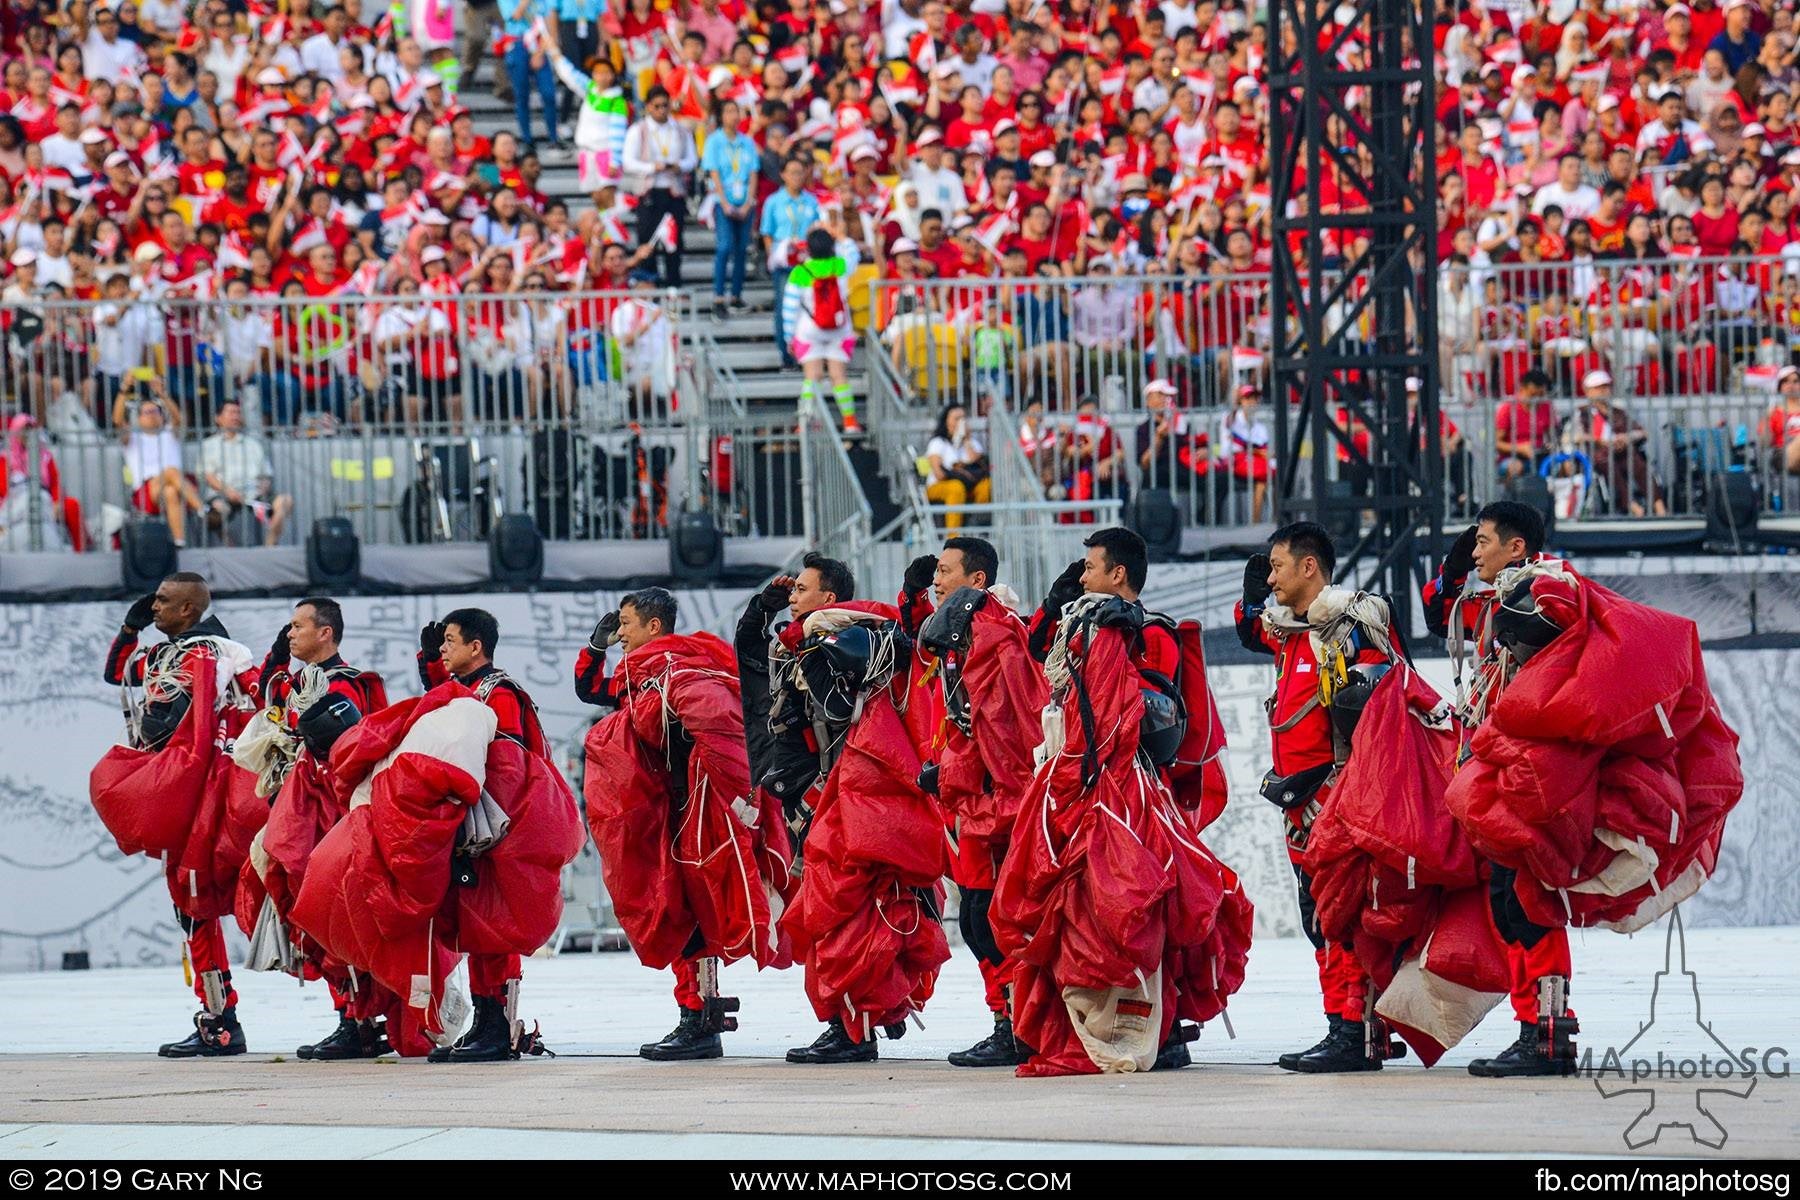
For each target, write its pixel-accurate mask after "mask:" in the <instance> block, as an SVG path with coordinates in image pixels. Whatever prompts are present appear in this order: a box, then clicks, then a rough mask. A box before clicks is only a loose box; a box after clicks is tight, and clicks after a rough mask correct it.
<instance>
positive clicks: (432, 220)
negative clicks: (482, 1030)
mask: <svg viewBox="0 0 1800 1200" xmlns="http://www.w3.org/2000/svg"><path fill="white" fill-rule="evenodd" d="M449 223H450V218H449V217H447V216H445V215H444V214H443V213H442V212H441V211H439V210H438V209H435V208H428V209H426V210H425V211H424V212H422V213H420V214H419V224H421V225H448V224H449Z"/></svg>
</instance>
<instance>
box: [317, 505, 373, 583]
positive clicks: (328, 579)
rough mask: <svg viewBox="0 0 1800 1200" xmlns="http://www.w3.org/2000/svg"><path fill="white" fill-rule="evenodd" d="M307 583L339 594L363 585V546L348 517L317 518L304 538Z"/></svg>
mask: <svg viewBox="0 0 1800 1200" xmlns="http://www.w3.org/2000/svg"><path fill="white" fill-rule="evenodd" d="M306 581H307V583H309V584H310V585H312V587H314V588H316V589H319V590H321V591H327V592H341V591H345V590H348V589H350V588H354V587H355V586H356V585H357V584H359V583H361V582H362V543H361V542H359V541H357V539H356V527H355V526H353V525H352V524H350V519H349V518H348V517H320V518H319V519H318V520H316V521H314V522H313V527H312V532H311V533H309V534H307V535H306Z"/></svg>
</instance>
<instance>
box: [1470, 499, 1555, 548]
mask: <svg viewBox="0 0 1800 1200" xmlns="http://www.w3.org/2000/svg"><path fill="white" fill-rule="evenodd" d="M1475 521H1476V523H1477V524H1479V523H1481V522H1482V521H1492V522H1493V524H1494V532H1495V533H1497V534H1499V535H1500V540H1501V541H1503V542H1508V541H1511V540H1512V539H1513V538H1523V539H1524V540H1525V553H1527V554H1537V553H1539V552H1540V551H1542V550H1543V548H1544V515H1543V514H1542V513H1540V512H1539V511H1538V510H1537V509H1535V508H1533V507H1531V505H1529V504H1521V503H1519V502H1518V501H1517V500H1495V501H1493V502H1492V503H1490V504H1485V505H1483V506H1482V509H1481V511H1480V512H1478V513H1476V514H1475Z"/></svg>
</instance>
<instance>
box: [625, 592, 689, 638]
mask: <svg viewBox="0 0 1800 1200" xmlns="http://www.w3.org/2000/svg"><path fill="white" fill-rule="evenodd" d="M627 604H629V605H631V607H632V609H633V610H634V611H636V613H637V615H638V619H639V620H640V621H650V620H656V621H661V622H662V628H663V632H664V633H674V632H675V617H676V614H677V613H678V612H679V611H680V606H679V605H678V604H677V603H676V600H675V593H673V592H671V591H670V590H669V589H668V588H660V587H647V588H639V589H638V590H637V591H635V592H626V593H625V594H624V595H623V596H620V597H619V607H620V608H624V607H625V606H626V605H627Z"/></svg>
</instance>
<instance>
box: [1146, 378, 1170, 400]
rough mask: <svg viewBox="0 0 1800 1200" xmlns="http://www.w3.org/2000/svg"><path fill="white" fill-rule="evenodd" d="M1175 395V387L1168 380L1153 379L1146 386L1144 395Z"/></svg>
mask: <svg viewBox="0 0 1800 1200" xmlns="http://www.w3.org/2000/svg"><path fill="white" fill-rule="evenodd" d="M1175 393H1176V387H1175V385H1174V384H1172V383H1170V382H1169V381H1168V380H1166V379H1152V380H1151V381H1150V382H1149V383H1146V384H1145V385H1144V395H1146V396H1155V395H1163V396H1173V395H1175Z"/></svg>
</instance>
